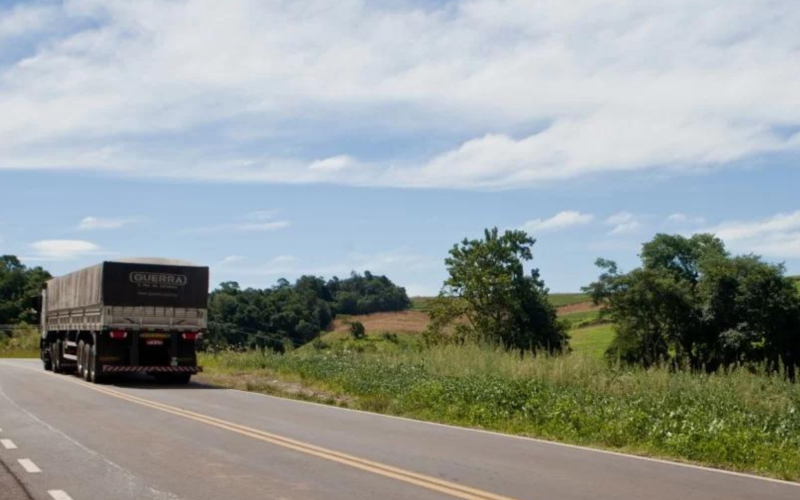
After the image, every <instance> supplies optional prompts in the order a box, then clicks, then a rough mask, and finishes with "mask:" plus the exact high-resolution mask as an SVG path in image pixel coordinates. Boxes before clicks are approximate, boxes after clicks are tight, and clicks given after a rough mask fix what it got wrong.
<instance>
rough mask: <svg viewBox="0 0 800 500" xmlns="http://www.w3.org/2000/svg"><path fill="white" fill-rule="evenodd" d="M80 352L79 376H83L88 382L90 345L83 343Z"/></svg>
mask: <svg viewBox="0 0 800 500" xmlns="http://www.w3.org/2000/svg"><path fill="white" fill-rule="evenodd" d="M82 352H83V355H81V361H82V363H81V376H82V377H83V380H85V381H87V382H89V358H90V357H91V355H92V346H91V345H89V344H83V349H82Z"/></svg>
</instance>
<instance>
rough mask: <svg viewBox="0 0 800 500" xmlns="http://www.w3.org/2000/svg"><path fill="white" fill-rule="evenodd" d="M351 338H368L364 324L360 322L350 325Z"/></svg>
mask: <svg viewBox="0 0 800 500" xmlns="http://www.w3.org/2000/svg"><path fill="white" fill-rule="evenodd" d="M350 336H351V337H353V339H355V340H361V339H363V338H366V337H367V330H366V329H365V328H364V324H363V323H361V322H360V321H354V322H352V323H350Z"/></svg>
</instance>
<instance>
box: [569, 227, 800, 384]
mask: <svg viewBox="0 0 800 500" xmlns="http://www.w3.org/2000/svg"><path fill="white" fill-rule="evenodd" d="M641 259H642V266H641V267H640V268H637V269H634V270H633V271H631V272H629V273H620V272H619V270H618V269H617V267H616V264H614V263H613V262H611V261H607V260H603V259H598V261H597V265H598V267H600V268H601V269H603V273H602V274H601V275H600V278H599V279H598V280H597V281H595V282H594V283H592V284H590V285H589V286H588V287H586V288H585V289H584V290H585V291H587V292H589V293H591V294H592V297H593V298H594V300H595V301H596V302H603V303H604V304H605V306H606V307H605V311H606V314H608V315H610V316H611V318H612V319H613V320H614V322H615V323H616V329H617V335H616V337H615V339H614V341H613V343H612V345H611V347H610V348H609V351H608V353H607V355H608V356H609V357H610V358H613V359H620V360H623V361H628V362H632V363H641V364H643V365H645V366H649V365H652V364H655V363H663V362H671V363H673V364H674V365H676V366H680V365H688V366H690V367H691V368H692V369H695V370H699V369H705V370H707V371H713V370H716V369H717V368H719V367H720V366H726V365H731V364H733V363H762V362H766V363H768V365H769V366H770V367H773V368H777V367H778V366H779V365H783V366H785V367H786V369H787V372H788V374H789V375H790V376H792V377H793V376H794V367H795V366H798V365H799V364H800V296H798V293H797V291H796V289H795V287H794V284H793V283H792V281H791V279H789V278H786V277H785V276H784V274H785V270H784V268H783V266H782V265H772V264H768V263H765V262H763V261H762V260H761V259H760V258H759V257H757V256H754V255H744V256H736V257H731V256H730V254H729V253H728V252H727V251H726V250H725V246H724V244H723V243H722V241H721V240H719V239H718V238H715V237H714V236H713V235H710V234H698V235H694V236H692V237H690V238H686V237H684V236H680V235H664V234H659V235H656V236H655V238H653V240H652V241H650V242H648V243H645V244H644V246H643V248H642V253H641Z"/></svg>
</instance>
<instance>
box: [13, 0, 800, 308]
mask: <svg viewBox="0 0 800 500" xmlns="http://www.w3.org/2000/svg"><path fill="white" fill-rule="evenodd" d="M798 22H800V5H798V3H797V2H792V1H791V0H770V1H767V2H763V1H756V0H739V1H737V2H733V3H725V4H722V3H720V2H712V1H710V0H709V1H703V0H698V1H691V2H690V1H669V2H668V1H656V2H635V1H632V0H576V1H575V2H569V3H565V2H551V1H514V0H508V1H500V0H474V1H462V2H419V1H403V0H394V1H386V2H365V1H356V0H346V1H342V2H336V3H332V2H327V1H310V0H309V1H275V2H256V1H249V0H231V1H227V2H224V3H217V2H207V1H194V0H191V1H172V2H156V1H137V2H125V1H116V0H108V1H106V0H104V1H99V0H71V1H66V2H5V1H2V0H0V252H1V253H12V254H17V255H20V256H22V257H23V259H24V261H25V262H26V263H27V264H30V265H44V266H45V267H47V268H48V269H50V270H52V271H53V272H54V273H62V272H67V271H70V270H72V269H75V268H78V267H81V266H82V265H85V264H91V263H94V262H97V261H99V260H103V259H109V258H114V257H117V256H144V255H147V256H170V257H178V258H186V259H190V260H193V261H196V262H198V263H203V264H208V265H210V266H211V267H212V278H213V280H214V281H215V282H218V281H222V280H236V281H239V282H240V283H242V284H243V285H245V286H259V287H261V286H269V285H272V284H274V282H275V281H276V280H277V279H278V278H280V277H286V278H289V279H291V278H294V277H297V276H298V275H300V274H306V273H309V274H317V275H323V276H325V277H330V276H332V275H339V276H342V275H346V274H348V273H349V271H350V270H359V271H363V270H364V269H370V270H372V271H373V272H377V273H385V274H387V275H389V276H390V277H391V278H392V279H394V280H395V281H397V282H398V283H400V284H402V285H404V286H407V287H408V289H409V291H410V292H411V293H412V294H433V293H435V292H436V291H437V290H438V289H439V286H440V285H441V282H442V280H443V279H444V277H445V271H444V265H443V259H444V257H445V255H446V253H447V250H448V249H449V248H450V247H451V246H452V245H453V243H455V242H456V241H459V240H460V239H461V238H463V237H465V236H467V237H476V236H479V235H480V234H481V232H482V230H483V228H484V227H491V226H498V227H500V228H523V229H526V230H528V231H529V232H531V234H533V235H534V237H536V238H537V240H538V242H537V244H536V247H535V249H534V255H535V260H534V263H533V265H535V266H537V267H539V268H540V269H541V272H542V275H543V277H544V278H545V280H546V282H547V284H548V285H549V286H550V288H551V289H552V290H554V291H574V290H577V289H578V288H579V287H580V286H582V285H584V284H586V283H587V282H589V281H590V280H591V279H592V278H594V277H595V275H596V271H595V269H594V267H593V261H594V259H595V258H596V257H598V256H603V257H607V258H613V259H616V260H618V261H619V262H620V264H621V265H622V266H623V267H624V268H630V267H633V266H634V265H636V262H637V258H636V254H637V252H638V249H639V247H640V245H641V243H642V242H643V241H646V240H648V239H649V238H651V237H652V236H653V235H654V234H655V233H656V232H677V233H682V234H691V233H693V232H697V231H713V232H715V233H716V234H718V235H719V236H721V237H722V238H723V239H724V240H725V241H726V243H727V244H728V246H729V248H730V249H731V250H732V251H734V252H736V253H747V252H755V253H759V254H762V255H764V256H765V258H766V259H768V260H770V261H773V262H785V263H786V265H787V268H788V269H789V271H790V272H792V273H795V274H800V203H798V201H797V192H798V186H800V171H798V168H797V165H798V156H800V155H798V150H800V134H798V130H800V93H798V92H797V89H796V82H797V81H800V54H798V51H800V49H798V47H800V44H799V43H798V42H799V41H800V39H799V38H798V35H797V31H796V26H797V25H798Z"/></svg>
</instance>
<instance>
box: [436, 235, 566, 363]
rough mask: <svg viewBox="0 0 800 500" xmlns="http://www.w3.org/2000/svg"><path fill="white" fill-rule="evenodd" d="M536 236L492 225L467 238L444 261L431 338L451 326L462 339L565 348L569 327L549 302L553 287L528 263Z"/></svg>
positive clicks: (531, 347) (553, 349)
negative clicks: (528, 268) (444, 276)
mask: <svg viewBox="0 0 800 500" xmlns="http://www.w3.org/2000/svg"><path fill="white" fill-rule="evenodd" d="M535 242H536V241H535V240H534V239H533V238H531V237H530V236H528V235H527V234H526V233H525V232H524V231H506V232H504V233H503V234H502V235H501V234H500V233H499V231H498V230H497V228H494V229H491V230H489V229H487V230H486V231H485V233H484V238H483V239H476V240H469V239H464V240H463V241H462V242H461V243H460V244H457V245H454V246H453V248H452V249H451V250H450V256H449V257H448V258H447V259H445V265H446V266H447V271H448V273H449V277H448V279H447V280H446V281H445V283H444V287H443V289H442V292H441V293H440V295H439V299H438V300H437V301H435V302H434V304H433V305H432V309H431V313H430V314H431V326H430V330H429V332H428V337H429V338H438V337H441V336H442V335H444V334H445V332H446V331H448V329H450V330H452V331H453V332H454V334H455V337H456V338H457V339H466V338H475V339H481V340H486V341H491V342H497V343H499V344H501V345H503V346H505V347H506V348H510V349H522V350H531V351H538V350H546V351H548V352H560V351H562V350H563V349H564V348H566V346H567V339H568V336H567V334H566V328H565V327H564V325H563V324H561V323H560V322H559V321H558V319H557V317H556V311H555V308H553V306H551V305H550V303H549V302H548V300H547V293H548V290H547V288H546V287H545V285H544V282H543V281H542V280H541V278H540V276H539V271H538V270H537V269H533V270H531V271H530V273H529V274H526V273H525V269H524V263H525V262H527V261H530V260H531V259H532V258H533V254H532V251H531V248H532V247H533V245H534V244H535Z"/></svg>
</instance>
